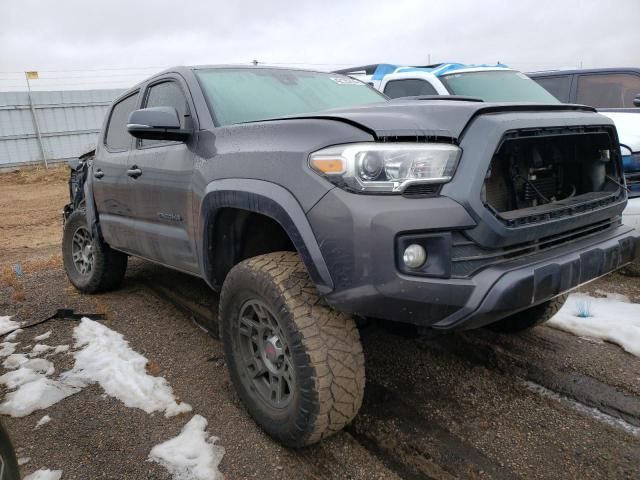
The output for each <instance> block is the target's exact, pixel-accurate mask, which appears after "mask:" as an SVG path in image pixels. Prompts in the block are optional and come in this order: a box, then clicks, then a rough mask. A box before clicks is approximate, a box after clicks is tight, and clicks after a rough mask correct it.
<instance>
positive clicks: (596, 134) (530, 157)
mask: <svg viewBox="0 0 640 480" xmlns="http://www.w3.org/2000/svg"><path fill="white" fill-rule="evenodd" d="M614 145H615V142H614V137H613V134H612V132H611V131H610V130H609V129H607V128H606V127H598V128H591V129H586V128H585V129H582V130H580V131H569V132H566V131H558V130H552V129H536V130H533V131H527V132H521V131H517V132H508V133H507V134H506V135H505V137H504V138H503V140H502V142H501V144H500V146H499V147H498V150H497V151H496V153H495V154H494V156H493V158H492V160H491V164H490V166H489V170H488V171H487V175H486V178H485V182H484V186H483V189H482V200H483V202H484V203H485V205H486V206H487V208H489V209H490V210H491V211H492V212H493V213H494V214H495V215H496V216H497V217H498V218H500V219H501V220H502V221H503V222H505V223H507V224H509V225H521V224H525V223H534V222H539V221H543V220H549V219H553V218H557V217H560V216H565V215H571V214H574V213H576V212H581V211H587V210H592V209H594V208H598V207H601V206H604V205H606V204H608V203H611V202H613V201H615V200H616V197H617V196H618V195H619V194H620V193H621V191H622V189H621V185H622V178H620V175H619V171H618V163H619V157H618V155H619V152H618V149H617V148H614V147H613V146H614Z"/></svg>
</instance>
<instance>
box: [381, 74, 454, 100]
mask: <svg viewBox="0 0 640 480" xmlns="http://www.w3.org/2000/svg"><path fill="white" fill-rule="evenodd" d="M406 80H418V81H420V82H424V83H426V84H427V85H429V86H430V87H431V88H433V93H430V94H428V95H440V93H438V89H437V88H436V87H435V86H434V85H433V84H432V83H431V82H430V81H429V80H426V79H424V78H418V77H406V78H392V79H391V80H389V81H388V82H387V83H385V84H384V89H383V91H382V93H383V94H384V95H387V93H386V90H387V87H388V86H389V84H391V83H393V82H402V81H406ZM447 90H448V89H447ZM421 95H427V94H421ZM387 96H389V95H387Z"/></svg>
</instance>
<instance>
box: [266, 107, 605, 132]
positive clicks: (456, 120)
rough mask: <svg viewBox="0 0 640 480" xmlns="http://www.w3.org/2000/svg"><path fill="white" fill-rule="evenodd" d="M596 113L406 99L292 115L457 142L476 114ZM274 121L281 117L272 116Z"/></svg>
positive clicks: (554, 108)
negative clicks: (274, 117) (528, 112)
mask: <svg viewBox="0 0 640 480" xmlns="http://www.w3.org/2000/svg"><path fill="white" fill-rule="evenodd" d="M527 111H530V112H551V111H587V112H595V111H596V110H595V109H594V108H592V107H586V106H584V105H568V104H557V105H556V104H549V105H541V104H534V103H484V102H473V101H457V100H446V99H444V98H443V99H442V100H406V101H392V102H386V103H375V104H369V105H360V106H356V107H350V108H343V109H334V110H327V111H324V112H320V113H311V114H302V115H295V116H292V117H286V118H287V119H295V118H324V119H331V120H337V121H343V122H347V123H350V124H352V125H355V126H358V127H360V128H362V129H364V130H367V131H368V132H369V133H371V134H372V135H373V136H374V137H375V138H376V139H384V138H394V137H419V138H428V139H450V140H452V141H454V142H458V141H459V140H460V138H461V137H462V135H463V134H464V130H465V128H466V127H467V125H469V123H470V122H471V121H472V120H473V119H474V118H475V117H477V116H478V115H483V114H486V113H501V112H527ZM274 120H282V118H280V119H274Z"/></svg>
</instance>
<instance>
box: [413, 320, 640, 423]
mask: <svg viewBox="0 0 640 480" xmlns="http://www.w3.org/2000/svg"><path fill="white" fill-rule="evenodd" d="M500 337H503V336H501V335H498V334H494V333H492V332H484V331H483V332H469V333H458V334H452V335H444V336H439V337H436V338H433V339H419V340H417V344H418V346H419V347H420V348H427V349H434V350H438V351H442V352H446V353H449V354H452V355H456V356H457V357H459V358H462V359H465V360H468V361H470V362H472V363H476V364H481V365H483V366H485V367H487V368H490V369H493V370H495V371H498V372H499V373H500V374H502V375H507V376H510V377H515V378H521V379H524V380H527V381H530V382H533V383H535V384H538V385H541V386H543V387H545V388H546V389H548V390H550V391H552V392H555V393H557V394H559V395H562V396H565V397H568V398H570V399H572V400H575V401H576V402H578V403H580V404H583V405H585V406H587V407H591V408H595V409H597V410H599V411H601V412H602V413H604V414H607V415H609V416H612V417H614V418H618V419H620V420H622V421H624V422H627V423H629V424H630V425H632V426H634V427H640V397H639V396H638V395H636V394H634V392H630V391H628V390H627V389H624V388H622V387H620V386H612V385H610V384H608V383H605V382H603V381H601V380H599V379H598V378H594V377H593V376H591V375H588V374H585V373H583V372H580V371H577V370H573V369H563V368H553V367H554V365H553V363H552V362H551V361H550V357H551V356H552V355H553V353H552V352H554V345H553V343H552V342H550V341H548V340H545V339H544V338H542V337H538V336H536V334H535V333H533V332H529V333H527V334H526V335H522V336H520V339H519V340H520V343H522V344H525V343H529V344H530V345H531V346H534V347H535V346H536V345H537V347H538V348H540V347H542V348H543V349H545V350H546V351H547V354H548V355H547V356H543V357H537V356H533V355H527V354H526V353H524V354H523V353H522V352H528V350H526V349H521V348H514V346H513V345H514V344H513V343H508V344H506V345H505V344H504V343H502V344H500V342H499V339H500ZM518 347H521V345H520V346H518ZM621 355H626V354H625V353H624V352H621ZM632 361H633V360H632Z"/></svg>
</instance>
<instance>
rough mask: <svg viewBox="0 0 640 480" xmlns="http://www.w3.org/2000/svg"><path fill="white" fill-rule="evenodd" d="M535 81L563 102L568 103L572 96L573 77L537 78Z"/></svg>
mask: <svg viewBox="0 0 640 480" xmlns="http://www.w3.org/2000/svg"><path fill="white" fill-rule="evenodd" d="M534 80H535V81H536V82H538V84H539V85H541V86H542V87H544V89H545V90H546V91H547V92H549V93H550V94H551V95H553V96H554V97H556V98H557V99H558V100H560V101H561V102H564V103H567V102H569V101H570V96H571V76H569V75H562V76H557V77H535V78H534Z"/></svg>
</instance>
